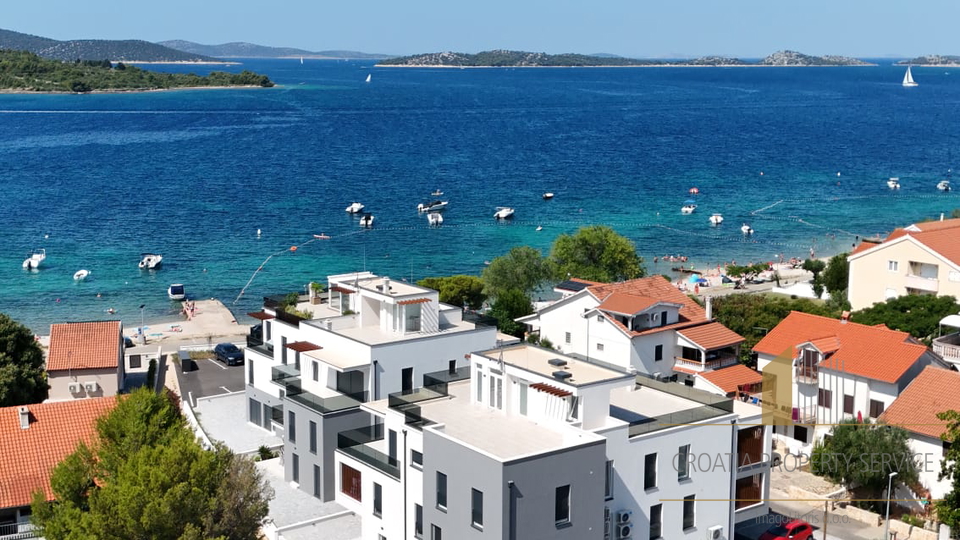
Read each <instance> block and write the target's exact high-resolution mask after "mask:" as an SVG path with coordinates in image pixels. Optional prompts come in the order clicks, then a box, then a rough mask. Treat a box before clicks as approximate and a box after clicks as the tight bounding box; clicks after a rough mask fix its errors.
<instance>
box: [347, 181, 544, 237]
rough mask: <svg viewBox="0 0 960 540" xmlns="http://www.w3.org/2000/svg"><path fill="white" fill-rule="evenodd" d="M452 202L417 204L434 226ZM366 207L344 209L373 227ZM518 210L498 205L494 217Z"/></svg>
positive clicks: (357, 205)
mask: <svg viewBox="0 0 960 540" xmlns="http://www.w3.org/2000/svg"><path fill="white" fill-rule="evenodd" d="M430 195H431V196H432V197H442V196H443V191H440V190H439V189H438V190H436V191H434V192H432V193H431V194H430ZM542 197H543V200H545V201H547V200H550V199H553V197H554V194H553V193H552V192H546V193H544V194H543V195H542ZM449 204H450V201H445V200H442V199H434V200H432V201H430V202H426V203H420V204H418V205H417V212H419V213H421V214H426V216H427V223H429V224H430V225H432V226H438V225H441V224H443V214H441V212H443V211H444V210H446V209H447V206H448V205H449ZM365 208H366V207H365V206H364V205H363V203H360V202H353V203H350V206H347V207H346V208H345V209H344V210H346V212H347V213H348V214H353V215H358V216H360V226H361V227H365V228H370V227H373V221H374V216H373V214H371V213H370V212H365V211H364V209H365ZM515 212H516V211H515V210H514V209H513V208H511V207H509V206H498V207H497V209H496V211H495V212H494V213H493V217H494V219H497V220H503V219H510V218H512V217H513V215H514V213H515Z"/></svg>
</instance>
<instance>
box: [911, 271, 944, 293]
mask: <svg viewBox="0 0 960 540" xmlns="http://www.w3.org/2000/svg"><path fill="white" fill-rule="evenodd" d="M903 285H904V286H905V287H906V288H908V289H914V290H916V291H922V292H929V293H936V292H937V291H939V290H940V280H938V279H937V278H926V277H922V276H918V275H914V274H907V275H906V276H904V277H903Z"/></svg>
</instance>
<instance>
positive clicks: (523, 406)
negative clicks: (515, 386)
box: [520, 382, 527, 416]
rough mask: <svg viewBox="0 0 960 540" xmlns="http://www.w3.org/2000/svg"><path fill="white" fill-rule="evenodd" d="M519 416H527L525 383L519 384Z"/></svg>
mask: <svg viewBox="0 0 960 540" xmlns="http://www.w3.org/2000/svg"><path fill="white" fill-rule="evenodd" d="M520 414H522V415H524V416H526V414H527V383H525V382H522V383H520Z"/></svg>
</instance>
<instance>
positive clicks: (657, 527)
mask: <svg viewBox="0 0 960 540" xmlns="http://www.w3.org/2000/svg"><path fill="white" fill-rule="evenodd" d="M662 529H663V505H662V504H655V505H653V506H651V507H650V540H657V538H660V531H661V530H662Z"/></svg>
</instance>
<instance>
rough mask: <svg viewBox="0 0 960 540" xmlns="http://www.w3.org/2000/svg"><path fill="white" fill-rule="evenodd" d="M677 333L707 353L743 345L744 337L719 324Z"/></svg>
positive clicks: (709, 324) (713, 323)
mask: <svg viewBox="0 0 960 540" xmlns="http://www.w3.org/2000/svg"><path fill="white" fill-rule="evenodd" d="M677 333H678V334H680V335H681V336H683V338H684V339H686V340H687V341H689V342H691V343H694V344H696V345H697V346H698V347H700V348H701V349H703V350H705V351H712V350H714V349H722V348H724V347H731V346H733V345H739V344H741V343H743V336H741V335H740V334H738V333H736V332H734V331H733V330H730V329H729V328H727V327H726V326H724V325H722V324H720V323H718V322H712V323H707V324H701V325H700V326H694V327H692V328H684V329H682V330H677Z"/></svg>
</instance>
